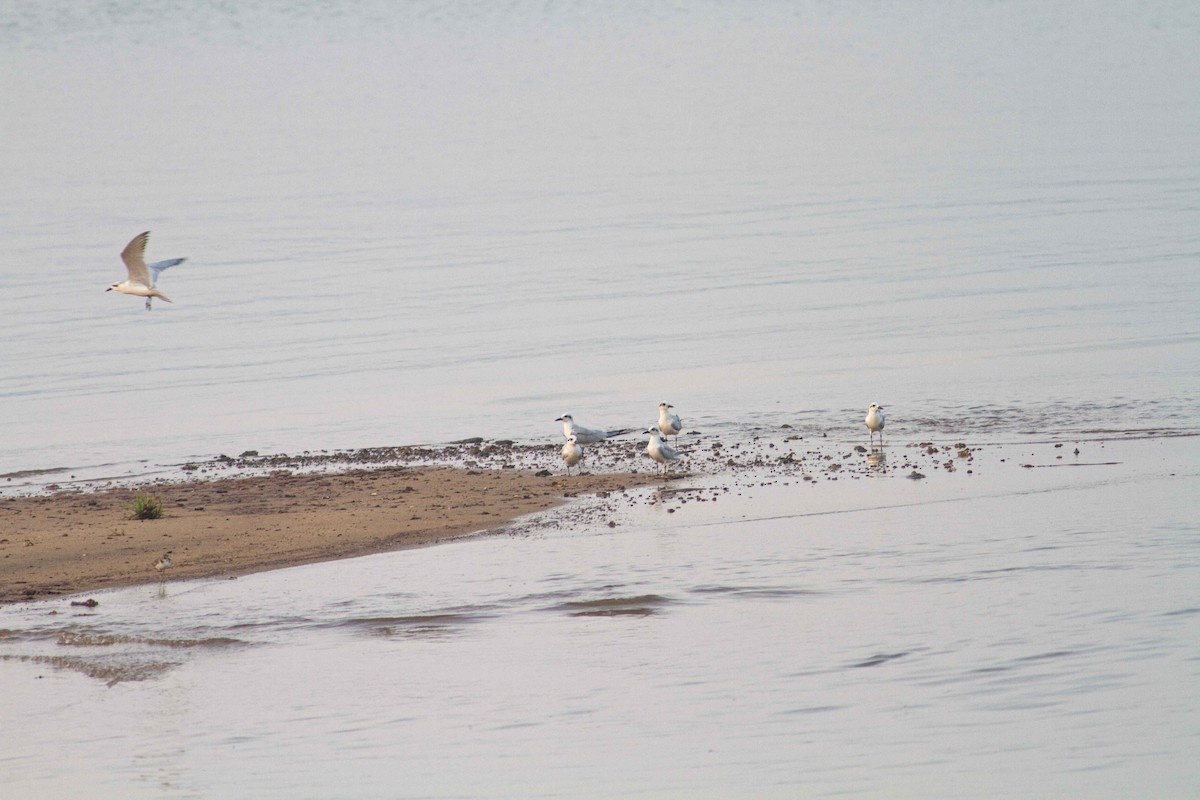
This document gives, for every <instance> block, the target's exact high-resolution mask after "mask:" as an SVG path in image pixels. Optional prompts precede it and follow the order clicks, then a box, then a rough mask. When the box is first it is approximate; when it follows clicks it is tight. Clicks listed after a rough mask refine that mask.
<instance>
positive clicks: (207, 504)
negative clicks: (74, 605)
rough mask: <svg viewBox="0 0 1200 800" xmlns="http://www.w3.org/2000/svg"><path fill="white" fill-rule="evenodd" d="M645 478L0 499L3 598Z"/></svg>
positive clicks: (265, 479) (337, 551) (198, 565)
mask: <svg viewBox="0 0 1200 800" xmlns="http://www.w3.org/2000/svg"><path fill="white" fill-rule="evenodd" d="M652 479H653V477H652V476H651V475H649V474H645V473H643V474H631V473H617V474H612V473H609V474H590V475H589V474H585V475H572V476H570V477H568V476H565V475H561V474H558V475H546V474H545V473H544V472H543V473H542V474H538V473H535V472H534V471H532V470H517V469H469V468H455V467H413V466H398V467H397V466H393V467H383V468H376V469H370V470H364V469H357V470H352V471H348V472H341V473H338V474H300V475H296V474H284V473H277V474H270V475H259V476H249V477H232V478H222V479H217V480H198V481H188V482H178V483H161V484H155V485H153V486H150V487H147V491H149V492H150V493H151V494H153V495H154V496H156V497H157V498H159V499H160V500H161V501H162V503H163V506H164V511H165V516H164V517H162V518H161V519H157V520H146V521H138V520H132V519H130V509H131V506H132V503H133V499H134V489H132V488H113V489H106V490H102V491H95V492H86V491H85V492H81V491H60V492H57V493H55V494H52V495H49V496H42V497H14V498H7V499H2V500H0V602H13V601H18V600H32V599H44V598H46V597H51V596H55V595H64V594H76V593H81V592H87V591H92V590H96V589H104V588H108V587H114V586H129V585H134V584H139V583H148V582H153V581H156V580H158V575H157V573H156V572H155V570H154V567H153V565H154V563H155V561H157V560H158V559H159V558H160V557H161V556H162V555H163V553H164V552H166V551H170V552H171V557H172V560H173V562H174V566H173V567H172V568H171V569H170V570H169V579H172V580H173V579H177V578H206V577H217V576H230V577H233V576H237V575H242V574H247V573H251V572H258V571H261V570H267V569H273V568H277V567H284V566H293V565H297V564H305V563H310V562H314V561H326V560H332V559H338V558H347V557H351V556H359V555H366V554H369V553H377V552H381V551H385V550H397V549H401V548H408V547H418V546H422V545H428V544H433V543H435V542H439V541H443V540H446V539H450V538H455V537H460V536H464V535H468V534H471V533H475V532H479V531H486V530H493V529H498V528H503V527H504V526H505V525H507V524H509V523H511V522H512V521H513V520H515V519H516V518H518V517H520V516H522V515H525V514H530V513H533V512H537V511H543V510H546V509H549V508H553V507H554V506H557V505H560V504H562V503H564V502H566V501H567V500H569V499H570V498H571V497H574V496H576V495H583V494H602V493H605V492H614V491H620V490H623V489H626V488H629V487H632V486H636V485H640V484H645V483H647V482H649V481H651V480H652Z"/></svg>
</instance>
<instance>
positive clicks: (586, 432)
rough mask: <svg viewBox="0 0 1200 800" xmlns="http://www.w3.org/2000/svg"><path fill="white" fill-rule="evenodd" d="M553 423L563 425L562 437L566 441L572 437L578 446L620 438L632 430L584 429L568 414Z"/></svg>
mask: <svg viewBox="0 0 1200 800" xmlns="http://www.w3.org/2000/svg"><path fill="white" fill-rule="evenodd" d="M554 421H555V422H561V423H562V424H563V436H565V437H566V438H568V439H570V438H571V437H572V436H574V437H575V441H576V442H578V443H579V444H596V443H597V442H603V441H604V440H605V439H607V438H609V437H610V436H620V435H621V434H623V433H629V432H630V431H632V430H633V428H622V429H620V430H615V431H603V430H597V429H596V428H585V427H583V426H582V425H578V424H576V422H575V419H574V418H573V417H572V416H571V415H570V414H563V415H562V416H561V417H558V418H556V419H555V420H554Z"/></svg>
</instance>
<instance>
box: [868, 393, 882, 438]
mask: <svg viewBox="0 0 1200 800" xmlns="http://www.w3.org/2000/svg"><path fill="white" fill-rule="evenodd" d="M866 423H867V431H868V432H869V436H870V439H871V442H872V443H874V441H875V434H877V433H878V434H879V444H881V445H882V444H883V423H884V419H883V406H881V405H879V404H878V403H871V407H870V408H868V409H867V419H866Z"/></svg>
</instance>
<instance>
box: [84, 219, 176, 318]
mask: <svg viewBox="0 0 1200 800" xmlns="http://www.w3.org/2000/svg"><path fill="white" fill-rule="evenodd" d="M149 240H150V231H146V232H145V233H139V234H138V235H137V236H135V237H133V239H132V241H130V242H129V244H127V245H125V249H124V250H122V251H121V260H122V261H124V262H125V269H126V270H127V271H128V272H129V277H128V278H127V279H126V280H123V281H121V282H120V283H114V284H113V285H112V286H110V287H108V288H107V289H105V290H104V291H106V292H111V291H112V290H113V289H116V290H117V291H118V292H120V293H121V294H133V295H137V296H138V297H144V298H146V310H147V311H149V310H150V301H151V300H152V299H153V298H155V297H158V298H161V299H163V300H166V301H167V302H168V303H169V302H171V298H169V297H167V296H166V295H165V294H163V293H162V292H160V291H159V290H158V289H156V288H155V283H156V282H157V281H158V274H159V273H160V272H162V271H163V270H164V269H170V268H171V267H173V266H175V265H177V264H182V263H183V262H184V261H187V259H186V258H168V259H167V260H166V261H158V262H155V263H153V264H150V265H147V264H146V257H145V253H146V242H147V241H149Z"/></svg>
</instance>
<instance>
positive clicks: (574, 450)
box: [562, 436, 583, 475]
mask: <svg viewBox="0 0 1200 800" xmlns="http://www.w3.org/2000/svg"><path fill="white" fill-rule="evenodd" d="M562 457H563V462H564V463H566V465H567V474H568V475H570V474H571V467H573V466H575V465H576V464H578V463H579V462H580V461H582V460H583V448H582V447H580V446H579V442H578V441H577V440H576V438H575V437H574V436H568V437H567V443H566V444H564V445H563V448H562Z"/></svg>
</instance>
